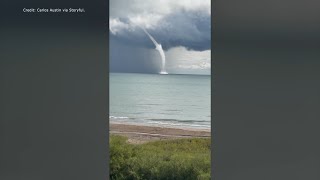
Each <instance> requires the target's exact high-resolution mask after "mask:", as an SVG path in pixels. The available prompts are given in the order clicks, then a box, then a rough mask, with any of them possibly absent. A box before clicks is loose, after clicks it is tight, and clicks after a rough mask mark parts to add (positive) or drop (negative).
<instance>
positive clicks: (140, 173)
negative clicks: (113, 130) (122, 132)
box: [110, 135, 211, 180]
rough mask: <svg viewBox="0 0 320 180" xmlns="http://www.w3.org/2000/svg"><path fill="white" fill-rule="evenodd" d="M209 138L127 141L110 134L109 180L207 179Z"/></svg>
mask: <svg viewBox="0 0 320 180" xmlns="http://www.w3.org/2000/svg"><path fill="white" fill-rule="evenodd" d="M210 141H211V140H210V139H209V138H192V139H176V140H165V141H155V142H149V143H145V144H137V145H135V144H128V143H127V138H126V137H123V136H115V135H111V137H110V179H112V180H151V179H152V180H208V179H210V145H211V142H210Z"/></svg>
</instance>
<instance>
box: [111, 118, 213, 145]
mask: <svg viewBox="0 0 320 180" xmlns="http://www.w3.org/2000/svg"><path fill="white" fill-rule="evenodd" d="M110 134H115V135H123V136H126V137H128V142H129V143H132V144H141V143H146V142H150V141H156V140H164V139H178V138H209V137H211V132H210V130H209V129H178V128H167V127H154V126H140V125H129V124H115V123H111V124H110Z"/></svg>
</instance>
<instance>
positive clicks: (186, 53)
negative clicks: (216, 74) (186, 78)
mask: <svg viewBox="0 0 320 180" xmlns="http://www.w3.org/2000/svg"><path fill="white" fill-rule="evenodd" d="M210 3H211V1H210V0H198V1H192V0H174V1H173V0H111V1H110V19H109V35H110V71H111V72H139V73H158V72H159V70H160V68H161V57H160V54H159V53H158V52H157V51H156V50H155V46H154V44H153V43H152V41H151V40H150V39H149V38H148V36H147V35H146V34H145V33H144V31H143V30H142V28H144V29H146V30H147V31H148V32H149V33H150V34H151V35H152V36H153V37H154V39H155V40H156V41H157V42H158V43H159V44H161V45H162V48H163V49H164V51H165V55H166V71H167V72H168V73H174V74H210V66H211V64H210V63H211V4H210Z"/></svg>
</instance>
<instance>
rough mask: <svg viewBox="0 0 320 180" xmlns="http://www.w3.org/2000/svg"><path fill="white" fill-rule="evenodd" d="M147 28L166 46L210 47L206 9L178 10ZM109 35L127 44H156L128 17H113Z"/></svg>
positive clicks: (147, 45)
mask: <svg viewBox="0 0 320 180" xmlns="http://www.w3.org/2000/svg"><path fill="white" fill-rule="evenodd" d="M115 24H116V25H115ZM112 28H114V29H115V30H114V29H112ZM147 30H148V32H149V33H150V34H151V35H152V36H153V37H154V38H155V39H156V40H157V41H158V42H159V43H160V44H162V46H163V48H164V49H165V50H168V49H169V48H171V47H177V46H184V47H186V48H187V49H192V50H197V51H203V50H208V49H211V17H210V14H208V13H206V12H203V11H186V10H183V9H182V10H179V11H176V12H174V13H171V14H168V15H166V16H164V17H163V18H162V19H161V20H160V21H159V22H158V23H157V25H156V27H153V28H150V29H147ZM110 36H114V38H115V39H117V40H119V41H121V42H123V43H126V44H131V45H135V46H142V47H148V48H154V45H153V44H152V42H151V41H150V39H149V38H148V37H147V36H146V34H145V33H144V32H143V31H142V29H141V28H140V27H139V26H136V25H134V24H132V23H131V22H130V20H129V19H128V18H117V19H114V23H113V24H111V33H110Z"/></svg>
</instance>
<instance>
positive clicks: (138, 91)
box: [109, 73, 211, 128]
mask: <svg viewBox="0 0 320 180" xmlns="http://www.w3.org/2000/svg"><path fill="white" fill-rule="evenodd" d="M210 78H211V76H206V75H170V74H169V75H159V74H136V73H110V96H109V97H110V111H109V112H110V121H111V122H116V123H129V124H140V125H148V126H165V127H181V128H210V124H211V109H210V107H211V106H210V104H211V102H210V99H211V94H210V93H211V84H210V81H211V79H210Z"/></svg>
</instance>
